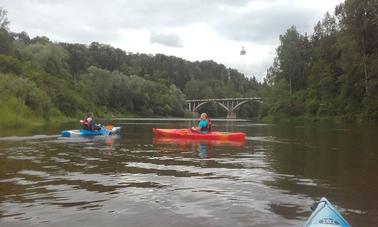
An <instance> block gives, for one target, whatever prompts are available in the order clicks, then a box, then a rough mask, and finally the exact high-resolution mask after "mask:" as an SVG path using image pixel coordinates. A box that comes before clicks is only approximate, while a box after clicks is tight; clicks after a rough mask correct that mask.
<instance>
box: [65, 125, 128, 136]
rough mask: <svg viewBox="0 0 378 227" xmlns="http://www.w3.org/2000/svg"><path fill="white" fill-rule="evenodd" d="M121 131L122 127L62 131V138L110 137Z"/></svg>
mask: <svg viewBox="0 0 378 227" xmlns="http://www.w3.org/2000/svg"><path fill="white" fill-rule="evenodd" d="M120 131H121V127H113V128H112V129H111V130H109V129H107V128H106V127H101V128H100V129H99V130H87V129H80V130H64V131H62V137H74V136H110V135H115V134H118V133H119V132H120Z"/></svg>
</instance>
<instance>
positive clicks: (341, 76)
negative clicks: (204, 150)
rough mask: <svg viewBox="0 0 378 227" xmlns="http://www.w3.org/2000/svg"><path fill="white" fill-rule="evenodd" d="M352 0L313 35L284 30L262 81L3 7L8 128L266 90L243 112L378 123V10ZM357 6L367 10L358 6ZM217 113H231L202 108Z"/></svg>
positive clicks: (178, 108) (0, 92) (170, 109)
mask: <svg viewBox="0 0 378 227" xmlns="http://www.w3.org/2000/svg"><path fill="white" fill-rule="evenodd" d="M372 2H373V1H372V0H359V1H358V0H346V1H345V2H344V3H341V4H340V5H338V6H337V7H336V8H335V12H334V14H330V13H328V12H327V13H326V14H325V16H324V18H323V19H322V20H320V21H319V22H318V23H317V24H316V25H315V26H314V31H313V34H304V35H303V34H300V33H299V32H298V31H297V29H296V27H295V26H292V27H290V28H289V29H287V31H286V32H285V33H284V34H282V35H280V36H279V40H280V45H279V46H278V47H277V49H276V57H275V59H274V63H273V65H272V66H271V67H270V68H269V69H268V70H267V75H266V77H265V79H264V81H263V82H258V81H257V80H256V79H255V77H254V76H253V75H247V76H246V75H243V74H241V73H240V72H238V71H237V70H235V69H231V68H227V67H225V66H224V65H222V64H218V63H216V62H213V61H211V60H209V61H201V62H199V61H196V62H190V61H187V60H184V59H181V58H178V57H174V56H166V55H163V54H156V55H148V54H139V53H138V54H134V53H130V52H126V51H125V50H121V49H119V48H114V47H112V46H109V45H105V44H100V43H97V42H92V43H91V44H89V45H84V44H77V43H57V42H52V41H50V40H49V38H47V37H40V36H37V37H34V38H30V37H29V36H28V34H27V33H26V32H20V33H15V32H12V31H10V29H9V27H8V25H9V23H10V22H9V21H8V18H7V11H6V10H5V9H3V8H1V6H0V128H9V127H24V126H33V125H41V124H45V123H46V122H47V123H63V122H68V121H75V120H77V119H81V118H83V116H84V114H85V113H86V112H88V111H91V112H94V113H95V117H96V118H108V117H178V118H182V117H188V116H191V114H190V113H188V112H187V111H186V110H185V105H186V104H185V100H186V99H204V98H226V97H235V98H236V97H261V98H262V99H263V102H264V104H258V103H254V102H250V103H248V104H245V105H243V106H242V107H240V108H239V109H238V110H237V116H238V118H244V119H252V120H254V121H262V122H268V123H277V122H278V123H280V122H284V123H285V122H303V123H305V122H311V123H316V122H360V123H363V122H378V26H377V24H376V21H377V20H378V14H377V13H376V8H374V4H372ZM355 10H357V11H358V12H357V13H356V12H355ZM200 111H201V112H207V113H208V115H209V116H211V117H212V118H223V117H224V116H226V112H225V110H224V109H222V107H220V106H219V105H217V104H214V103H209V104H206V105H204V106H203V109H201V110H200Z"/></svg>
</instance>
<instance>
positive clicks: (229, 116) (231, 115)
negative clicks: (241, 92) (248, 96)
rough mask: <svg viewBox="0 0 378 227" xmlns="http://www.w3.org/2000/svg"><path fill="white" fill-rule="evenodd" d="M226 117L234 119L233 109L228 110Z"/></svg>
mask: <svg viewBox="0 0 378 227" xmlns="http://www.w3.org/2000/svg"><path fill="white" fill-rule="evenodd" d="M227 119H236V113H235V112H233V111H230V112H228V113H227Z"/></svg>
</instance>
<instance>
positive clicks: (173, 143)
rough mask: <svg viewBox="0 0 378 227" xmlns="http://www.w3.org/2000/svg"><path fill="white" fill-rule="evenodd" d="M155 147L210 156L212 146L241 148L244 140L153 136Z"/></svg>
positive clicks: (203, 156) (201, 156)
mask: <svg viewBox="0 0 378 227" xmlns="http://www.w3.org/2000/svg"><path fill="white" fill-rule="evenodd" d="M153 144H154V145H155V148H156V149H158V150H163V151H172V152H175V151H180V152H197V154H198V156H199V157H200V158H210V157H211V150H212V147H219V148H222V147H227V146H228V147H236V148H239V149H243V148H244V146H245V141H244V140H236V141H233V140H199V139H186V138H185V139H183V138H164V137H154V138H153Z"/></svg>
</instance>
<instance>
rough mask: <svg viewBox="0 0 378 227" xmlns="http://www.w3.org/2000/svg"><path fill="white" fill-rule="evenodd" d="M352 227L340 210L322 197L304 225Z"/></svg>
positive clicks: (309, 226) (310, 226)
mask: <svg viewBox="0 0 378 227" xmlns="http://www.w3.org/2000/svg"><path fill="white" fill-rule="evenodd" d="M337 226H341V227H350V225H349V223H348V222H347V221H346V220H345V219H344V218H343V216H341V214H340V213H339V211H337V209H336V208H335V207H334V206H333V205H332V204H331V203H330V202H329V201H328V200H327V199H326V198H324V197H323V198H322V199H321V200H320V201H319V202H318V203H317V206H316V209H315V210H314V211H313V212H312V214H311V216H310V217H309V218H308V220H307V222H306V224H305V225H304V227H337Z"/></svg>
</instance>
